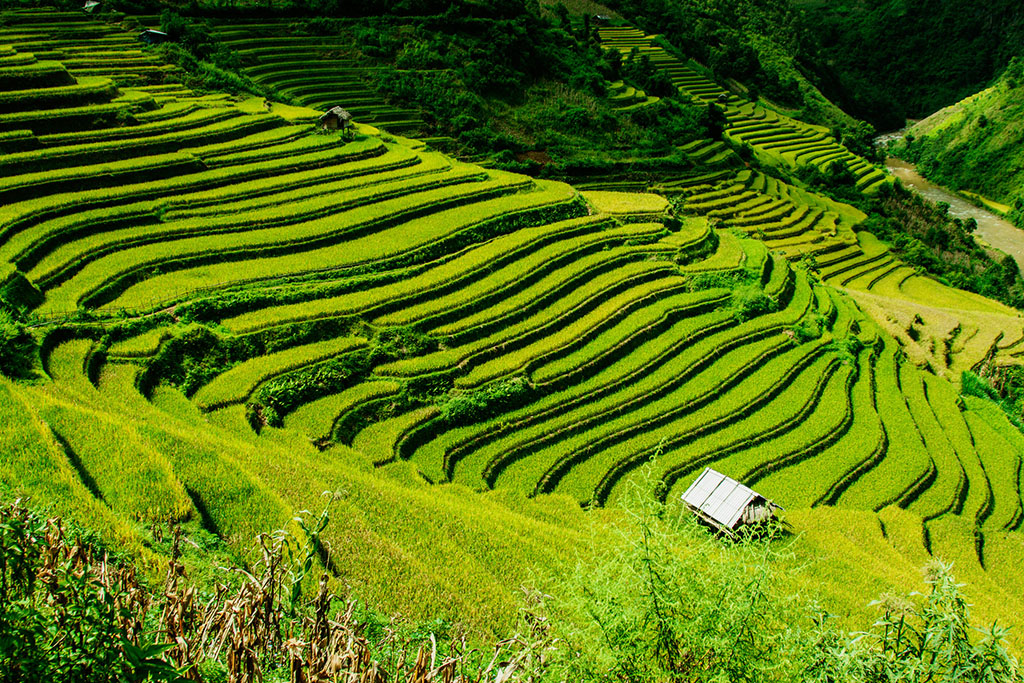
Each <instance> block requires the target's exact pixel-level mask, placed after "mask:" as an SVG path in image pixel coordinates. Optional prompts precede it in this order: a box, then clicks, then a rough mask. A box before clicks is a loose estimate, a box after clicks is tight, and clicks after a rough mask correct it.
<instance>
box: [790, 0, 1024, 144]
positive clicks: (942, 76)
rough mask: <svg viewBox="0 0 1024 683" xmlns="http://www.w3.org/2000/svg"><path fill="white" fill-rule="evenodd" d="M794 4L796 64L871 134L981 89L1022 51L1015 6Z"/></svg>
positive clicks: (1022, 25)
mask: <svg viewBox="0 0 1024 683" xmlns="http://www.w3.org/2000/svg"><path fill="white" fill-rule="evenodd" d="M799 4H800V5H801V6H803V9H802V10H801V11H799V12H798V14H797V19H798V21H797V22H796V27H795V30H796V32H797V34H798V35H799V36H800V42H801V51H800V54H801V63H803V64H810V65H813V68H814V69H815V70H816V71H817V72H818V73H819V74H820V82H821V84H822V89H823V91H824V93H825V94H826V95H827V96H828V97H830V98H831V99H832V100H833V101H835V102H836V103H837V104H838V105H839V106H841V107H842V108H843V109H844V110H846V111H847V112H849V113H850V114H852V115H854V116H856V117H858V118H864V119H867V120H868V121H870V122H871V123H873V124H874V125H875V126H876V127H878V128H879V130H896V129H898V128H902V127H903V126H904V124H905V121H906V119H907V118H923V117H925V116H928V115H929V114H931V113H932V112H934V111H936V110H938V109H941V108H942V107H945V106H947V105H949V104H952V103H953V102H955V101H957V100H959V99H960V98H962V97H965V96H966V95H968V94H970V93H972V92H974V91H976V90H979V89H981V88H983V87H985V85H986V84H987V83H989V82H990V81H991V80H992V79H993V78H994V77H995V76H997V75H998V74H999V72H1000V71H1001V70H1002V69H1003V68H1004V67H1005V66H1006V65H1007V63H1008V62H1009V60H1010V59H1011V57H1013V56H1014V55H1015V54H1016V53H1018V52H1019V50H1020V46H1021V44H1024V21H1022V19H1021V15H1020V11H1019V9H1020V5H1019V3H1018V2H1016V0H992V1H991V2H986V3H985V4H984V5H982V6H979V5H976V4H975V3H972V2H970V1H969V0H922V1H921V2H914V3H907V2H902V1H901V0H872V2H867V3H864V2H858V1H857V0H839V1H838V2H807V3H799ZM994 27H998V29H996V28H994Z"/></svg>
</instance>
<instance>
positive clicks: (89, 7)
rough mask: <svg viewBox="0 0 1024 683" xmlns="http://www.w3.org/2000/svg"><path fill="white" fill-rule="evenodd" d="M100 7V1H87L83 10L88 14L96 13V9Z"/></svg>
mask: <svg viewBox="0 0 1024 683" xmlns="http://www.w3.org/2000/svg"><path fill="white" fill-rule="evenodd" d="M99 6H100V3H99V0H85V4H84V5H83V6H82V9H84V10H85V11H86V12H95V11H96V8H97V7H99Z"/></svg>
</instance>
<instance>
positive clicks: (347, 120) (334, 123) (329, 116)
mask: <svg viewBox="0 0 1024 683" xmlns="http://www.w3.org/2000/svg"><path fill="white" fill-rule="evenodd" d="M351 123H352V114H349V113H348V112H347V111H345V110H344V109H342V108H341V107H331V108H330V109H328V110H327V111H325V112H324V113H323V114H321V115H320V127H321V128H325V129H327V130H337V129H338V128H348V126H349V125H350V124H351Z"/></svg>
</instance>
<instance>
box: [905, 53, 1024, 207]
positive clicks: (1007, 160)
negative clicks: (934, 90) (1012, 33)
mask: <svg viewBox="0 0 1024 683" xmlns="http://www.w3.org/2000/svg"><path fill="white" fill-rule="evenodd" d="M893 151H894V153H896V154H898V155H899V156H901V157H904V158H906V159H908V160H910V161H914V162H916V163H917V164H918V168H920V169H921V171H922V172H923V173H924V174H925V175H926V176H927V177H928V178H930V179H933V180H935V181H936V182H939V183H942V184H945V185H948V186H949V187H952V188H954V189H958V190H966V191H969V192H975V193H978V194H981V195H984V196H985V197H988V198H991V199H993V200H995V201H996V202H998V203H1001V204H1003V205H1004V207H1001V208H1002V210H1003V211H1004V212H1005V213H1007V214H1009V215H1010V217H1011V219H1012V220H1014V221H1015V222H1016V223H1017V224H1018V225H1020V226H1022V227H1024V59H1021V58H1015V59H1014V60H1013V61H1012V62H1011V63H1010V65H1009V66H1008V67H1007V68H1006V69H1005V70H1004V71H1003V74H1002V77H1001V78H1000V79H999V80H998V81H996V82H995V83H994V84H993V85H992V86H990V87H988V88H986V89H984V90H982V91H980V92H978V93H975V94H973V95H971V96H970V97H966V98H964V99H963V100H961V101H960V102H957V103H956V104H953V105H951V106H949V107H946V108H944V109H942V110H940V111H938V112H936V113H934V114H932V115H931V116H929V117H928V118H926V119H925V120H923V121H921V122H919V123H917V124H915V125H914V126H912V127H911V128H910V129H909V130H908V132H907V135H906V136H905V138H904V139H903V141H902V142H901V143H900V144H898V145H896V146H895V147H894V150H893Z"/></svg>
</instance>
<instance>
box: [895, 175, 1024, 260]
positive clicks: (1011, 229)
mask: <svg viewBox="0 0 1024 683" xmlns="http://www.w3.org/2000/svg"><path fill="white" fill-rule="evenodd" d="M885 167H886V168H887V169H889V172H890V173H892V174H893V175H894V176H896V177H897V178H899V179H900V182H902V183H903V185H904V187H909V188H911V189H913V190H914V191H915V192H917V193H918V194H920V195H921V196H922V197H924V198H925V199H927V200H929V201H931V202H935V203H938V202H946V203H947V204H949V215H950V216H954V217H956V218H960V219H962V220H966V219H968V218H973V219H974V220H976V221H978V229H977V230H976V231H975V233H974V234H975V235H976V236H978V237H980V238H981V239H982V240H984V241H985V242H987V243H989V244H991V245H992V246H993V247H995V248H996V249H998V250H999V251H1001V252H1003V253H1006V254H1009V255H1010V256H1012V257H1013V258H1014V260H1016V261H1017V267H1018V268H1020V269H1021V273H1024V230H1021V229H1020V228H1017V227H1016V226H1015V225H1014V224H1013V223H1011V222H1010V221H1008V220H1006V219H1005V218H1003V217H1002V216H1000V215H998V214H996V213H993V212H991V211H989V210H987V209H983V208H981V207H979V206H975V205H974V204H972V203H971V202H969V201H967V200H966V199H964V198H963V197H961V196H960V195H958V194H956V193H954V192H951V191H950V190H947V189H946V188H944V187H942V186H941V185H936V184H935V183H932V182H930V181H928V180H926V179H925V178H924V177H923V176H921V174H920V173H918V172H917V169H916V168H914V165H913V164H911V163H910V162H907V161H903V160H902V159H896V158H894V157H889V158H887V159H886V160H885Z"/></svg>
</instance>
